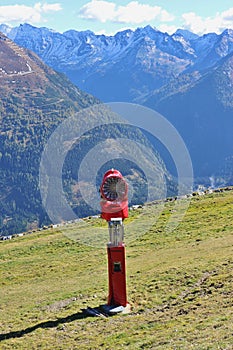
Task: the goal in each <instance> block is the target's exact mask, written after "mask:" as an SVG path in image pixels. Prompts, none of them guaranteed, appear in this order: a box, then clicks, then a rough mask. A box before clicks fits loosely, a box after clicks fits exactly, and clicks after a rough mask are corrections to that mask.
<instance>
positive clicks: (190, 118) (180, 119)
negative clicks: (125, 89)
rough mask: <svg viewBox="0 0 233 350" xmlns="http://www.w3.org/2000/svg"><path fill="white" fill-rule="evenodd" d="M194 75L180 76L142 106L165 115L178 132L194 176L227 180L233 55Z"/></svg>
mask: <svg viewBox="0 0 233 350" xmlns="http://www.w3.org/2000/svg"><path fill="white" fill-rule="evenodd" d="M195 74H196V73H192V74H189V75H183V76H180V77H179V78H178V79H177V80H176V81H175V80H174V81H173V82H171V83H170V84H168V85H167V86H166V87H163V88H162V89H161V90H158V91H155V92H154V94H151V96H149V97H148V98H147V100H145V101H144V103H145V104H146V105H147V106H149V107H151V108H154V109H156V110H158V111H159V112H160V113H162V114H163V115H164V116H166V117H167V118H168V119H169V120H170V121H171V122H172V123H173V125H174V126H175V127H176V128H177V130H178V131H179V132H180V134H181V135H182V137H183V138H184V140H185V142H186V144H187V146H188V149H189V151H190V153H191V157H192V161H193V164H194V168H195V174H196V176H204V175H207V174H209V176H211V175H212V174H218V175H220V174H222V175H227V177H228V178H229V176H230V171H229V169H228V170H227V169H225V166H226V165H227V164H228V166H229V161H228V160H229V159H230V158H231V157H232V156H233V140H232V134H233V88H232V87H233V54H232V53H231V54H230V55H228V56H227V57H225V58H223V59H222V60H221V61H220V62H219V63H218V64H217V65H216V66H215V67H214V68H212V69H209V70H207V71H206V72H205V74H203V76H200V75H198V74H196V75H195ZM232 170H233V168H232ZM231 178H232V176H231Z"/></svg>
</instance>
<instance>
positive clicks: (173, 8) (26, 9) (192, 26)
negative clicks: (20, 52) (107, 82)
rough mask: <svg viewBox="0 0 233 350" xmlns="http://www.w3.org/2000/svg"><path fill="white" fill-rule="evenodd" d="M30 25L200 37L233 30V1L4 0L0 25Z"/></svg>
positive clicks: (108, 33)
mask: <svg viewBox="0 0 233 350" xmlns="http://www.w3.org/2000/svg"><path fill="white" fill-rule="evenodd" d="M3 23H6V24H9V25H12V26H17V25H19V24H20V23H30V24H32V25H35V26H37V27H42V26H44V27H48V28H51V29H54V30H56V31H59V32H64V31H66V30H69V29H75V30H79V31H81V30H87V29H89V30H92V31H94V32H95V33H97V34H100V33H104V34H107V35H113V34H114V33H116V32H117V31H120V30H124V29H126V28H131V29H135V28H137V27H144V26H146V25H148V24H150V25H151V26H153V27H156V28H157V29H159V30H161V31H163V32H165V31H167V32H169V33H170V34H171V33H174V32H175V31H176V29H177V28H184V29H188V30H191V31H192V32H195V33H197V34H204V33H208V32H216V33H220V32H222V31H223V30H224V29H226V28H232V29H233V1H232V0H221V1H216V0H194V1H191V0H137V1H134V0H133V1H131V0H120V1H116V0H78V1H77V0H60V1H59V0H54V1H51V0H47V1H43V0H39V1H30V0H16V1H13V0H6V1H4V0H1V1H0V24H3Z"/></svg>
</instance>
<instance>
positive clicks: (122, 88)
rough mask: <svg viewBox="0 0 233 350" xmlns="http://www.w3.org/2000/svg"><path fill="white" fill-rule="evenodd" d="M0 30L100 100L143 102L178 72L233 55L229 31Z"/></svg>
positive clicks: (23, 27)
mask: <svg viewBox="0 0 233 350" xmlns="http://www.w3.org/2000/svg"><path fill="white" fill-rule="evenodd" d="M0 31H1V32H3V33H5V34H6V35H7V36H8V37H9V38H11V39H12V40H14V41H15V42H16V43H17V44H18V45H20V46H23V47H26V48H28V49H30V50H32V51H34V52H35V53H37V54H38V55H39V56H40V58H42V59H43V61H44V62H45V63H46V64H48V65H49V66H51V67H52V68H54V69H56V70H58V71H60V72H63V73H65V74H66V75H67V76H68V77H69V78H70V80H71V81H72V82H73V83H75V84H76V85H77V86H79V87H80V88H82V89H83V90H85V91H87V92H90V93H92V94H93V95H95V96H97V97H99V98H100V99H102V100H103V101H141V100H142V99H143V97H144V96H145V95H147V94H149V93H150V92H151V91H153V90H155V89H158V88H160V87H162V86H163V85H165V84H167V83H168V82H169V81H170V80H171V79H174V78H176V77H177V76H179V75H180V74H183V73H186V72H191V71H195V70H198V71H200V72H202V71H204V70H206V69H207V68H209V67H211V66H214V65H215V64H216V62H218V61H219V60H220V59H221V58H223V57H225V56H226V55H228V54H229V53H231V52H232V51H233V31H232V30H226V31H224V32H223V33H222V34H220V35H217V34H215V33H209V34H205V35H203V36H198V35H196V34H193V33H191V32H189V31H187V30H181V29H179V30H177V31H176V33H174V34H173V35H169V34H167V33H162V32H160V31H158V30H156V29H155V28H152V27H151V26H146V27H145V28H138V29H136V30H135V31H132V30H125V31H122V32H118V33H117V34H115V35H114V36H106V35H95V34H94V33H93V32H91V31H83V32H79V31H75V30H69V31H66V32H64V33H63V34H61V33H58V32H55V31H54V30H50V29H48V28H37V27H33V26H31V25H29V24H23V25H20V26H19V27H16V28H10V27H8V26H6V25H0Z"/></svg>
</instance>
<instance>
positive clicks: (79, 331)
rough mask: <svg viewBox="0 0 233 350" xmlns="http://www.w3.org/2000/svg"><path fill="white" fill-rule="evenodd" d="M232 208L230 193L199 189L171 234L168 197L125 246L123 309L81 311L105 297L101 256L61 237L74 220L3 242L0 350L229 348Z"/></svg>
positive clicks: (0, 251)
mask: <svg viewBox="0 0 233 350" xmlns="http://www.w3.org/2000/svg"><path fill="white" fill-rule="evenodd" d="M158 205H160V204H155V205H154V207H153V206H152V207H151V209H152V211H151V215H153V208H154V210H156V206H158ZM138 210H139V211H140V210H141V211H142V212H143V211H144V210H146V209H145V208H143V209H138ZM139 211H138V212H137V211H134V212H132V214H131V217H130V218H129V219H128V220H129V221H128V222H132V220H133V215H136V216H137V215H138V214H139V213H141V212H139ZM145 212H146V211H145ZM232 212H233V199H232V191H227V192H222V193H221V192H220V193H213V194H208V195H205V196H195V197H193V198H192V201H191V204H190V206H189V209H188V211H187V213H186V215H185V218H184V219H183V221H182V222H181V223H180V225H179V226H178V227H177V228H176V230H175V231H173V232H170V233H169V232H166V231H165V225H166V222H167V220H168V218H169V217H170V215H175V213H174V203H173V202H167V203H166V205H165V207H164V209H163V211H162V214H161V215H160V217H159V219H158V220H157V222H156V224H155V225H154V226H152V227H151V228H150V229H149V230H148V231H147V232H144V233H143V232H142V233H143V234H142V235H141V236H140V237H139V238H138V239H137V240H135V241H134V242H131V243H129V244H128V245H127V247H126V254H127V288H128V299H129V302H130V303H131V305H132V312H131V314H129V315H125V316H123V315H119V316H114V317H109V318H91V317H88V318H86V317H84V314H83V313H82V309H83V308H85V307H87V306H92V307H95V306H98V305H100V304H104V303H106V300H107V293H108V291H107V282H108V281H107V257H106V248H105V247H103V248H101V249H96V248H94V247H91V246H87V245H82V244H81V243H80V244H78V243H75V242H74V241H72V240H69V239H68V238H67V237H66V234H67V232H65V230H68V232H70V231H71V230H75V231H77V232H78V229H79V228H78V224H74V225H73V226H66V227H65V228H64V230H63V232H61V230H59V229H54V230H48V231H42V232H40V233H34V234H31V235H27V236H25V237H22V238H17V239H16V240H11V241H5V242H1V243H0V259H1V270H2V271H1V275H2V278H1V289H0V298H1V319H0V328H1V336H0V340H1V349H4V350H7V349H29V348H30V349H100V348H102V349H122V348H125V349H164V350H165V349H166V350H167V349H196V350H201V349H203V350H204V349H205V350H207V349H225V350H230V349H232V316H233V312H232V297H233V294H232V293H233V292H232V266H233V258H232V246H233V229H232ZM90 220H92V221H91V223H92V224H93V225H97V226H98V225H103V226H104V225H105V224H104V223H102V222H99V220H98V219H95V220H93V219H90ZM125 225H126V226H127V221H126V223H125ZM107 237H108V232H107V225H106V241H107ZM126 241H127V239H126Z"/></svg>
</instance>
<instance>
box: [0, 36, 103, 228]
mask: <svg viewBox="0 0 233 350" xmlns="http://www.w3.org/2000/svg"><path fill="white" fill-rule="evenodd" d="M0 95H1V101H0V121H1V123H0V160H1V163H0V203H1V208H0V232H1V233H5V232H12V233H14V232H20V231H23V230H26V229H27V228H28V225H30V224H33V223H34V225H36V226H38V224H39V222H40V221H42V222H43V220H44V219H45V213H44V212H43V209H42V205H41V199H40V194H39V189H38V174H39V164H40V158H41V153H42V150H43V148H44V146H45V144H46V142H47V140H48V138H49V136H50V135H51V133H52V131H53V130H54V129H55V128H56V127H57V126H58V125H59V124H60V123H61V122H62V121H64V120H65V119H66V118H68V117H69V116H71V115H73V114H74V113H76V112H78V111H80V110H82V109H83V108H85V107H88V106H90V105H93V104H96V103H98V100H96V99H95V98H94V97H92V96H90V95H88V94H86V93H84V92H82V91H81V90H79V89H78V88H77V87H76V86H74V85H73V84H72V83H71V82H70V81H69V80H68V79H67V78H66V77H65V76H63V75H62V74H58V73H56V72H55V71H53V70H52V69H51V68H49V67H48V66H46V65H45V64H44V63H43V62H42V61H41V60H40V59H39V58H38V57H37V56H36V54H34V53H32V52H31V51H29V50H27V49H24V48H22V47H19V46H17V45H16V44H15V43H14V42H13V41H11V40H10V39H8V38H7V37H6V36H4V35H3V34H1V33H0Z"/></svg>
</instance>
